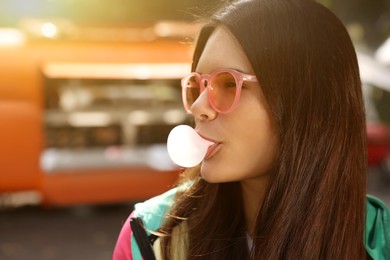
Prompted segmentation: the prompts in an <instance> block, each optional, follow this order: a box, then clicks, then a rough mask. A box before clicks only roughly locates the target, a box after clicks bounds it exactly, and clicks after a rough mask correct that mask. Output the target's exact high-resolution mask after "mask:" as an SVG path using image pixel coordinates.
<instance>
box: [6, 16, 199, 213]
mask: <svg viewBox="0 0 390 260" xmlns="http://www.w3.org/2000/svg"><path fill="white" fill-rule="evenodd" d="M197 29H198V28H197V26H196V25H191V24H185V23H170V22H160V23H156V24H153V25H148V26H146V25H145V26H132V27H128V26H123V27H115V28H112V27H92V26H86V27H76V26H71V25H69V24H61V23H58V24H55V23H51V22H50V23H49V22H45V21H35V20H34V21H29V22H26V23H25V27H23V28H22V30H20V29H18V30H16V29H9V28H1V29H0V57H1V59H0V193H1V194H28V196H27V197H30V198H31V196H32V197H34V198H36V200H37V202H38V203H41V204H43V205H51V206H65V205H75V204H92V203H114V202H123V201H137V200H141V199H145V198H148V197H151V196H153V195H156V194H159V193H161V192H163V191H165V190H167V189H169V188H170V187H171V186H172V184H173V183H174V182H175V180H176V178H177V176H178V171H179V169H177V168H176V167H175V166H174V165H173V164H172V163H171V162H170V159H169V157H168V155H167V152H166V146H165V143H166V138H167V135H168V133H169V131H170V130H171V129H172V128H173V127H174V126H175V125H178V124H183V123H188V122H189V119H188V116H187V115H186V113H185V111H184V109H183V108H182V104H181V96H180V95H181V93H180V80H179V79H180V77H181V76H182V75H184V74H185V73H188V71H189V70H190V61H191V55H192V46H191V44H189V43H187V42H188V37H192V36H193V35H195V34H196V33H195V32H196V30H197ZM21 197H22V196H21Z"/></svg>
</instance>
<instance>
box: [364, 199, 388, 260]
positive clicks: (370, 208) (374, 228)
mask: <svg viewBox="0 0 390 260" xmlns="http://www.w3.org/2000/svg"><path fill="white" fill-rule="evenodd" d="M365 245H366V250H367V253H368V254H369V255H370V256H371V257H372V258H373V259H374V260H390V212H389V209H388V208H387V206H386V205H385V204H384V203H383V202H382V201H381V200H379V199H378V198H376V197H374V196H370V195H368V196H367V214H366V233H365Z"/></svg>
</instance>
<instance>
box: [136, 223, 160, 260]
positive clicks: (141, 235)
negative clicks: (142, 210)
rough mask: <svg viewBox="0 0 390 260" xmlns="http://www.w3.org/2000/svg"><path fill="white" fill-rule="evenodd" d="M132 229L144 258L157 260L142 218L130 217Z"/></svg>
mask: <svg viewBox="0 0 390 260" xmlns="http://www.w3.org/2000/svg"><path fill="white" fill-rule="evenodd" d="M130 226H131V230H132V231H133V235H134V238H135V240H136V241H137V244H138V247H139V250H140V252H141V255H142V257H143V259H145V260H156V256H155V255H154V252H153V248H152V242H151V240H150V239H149V237H148V235H147V234H146V231H145V228H144V224H143V222H142V219H141V218H131V219H130Z"/></svg>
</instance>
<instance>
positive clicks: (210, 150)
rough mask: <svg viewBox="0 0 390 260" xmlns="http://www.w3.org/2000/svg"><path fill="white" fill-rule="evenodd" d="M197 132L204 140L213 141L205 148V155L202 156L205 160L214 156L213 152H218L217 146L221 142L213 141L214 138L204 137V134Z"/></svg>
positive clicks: (218, 146)
mask: <svg viewBox="0 0 390 260" xmlns="http://www.w3.org/2000/svg"><path fill="white" fill-rule="evenodd" d="M198 134H199V135H200V136H201V137H202V138H203V139H205V140H207V141H210V142H212V143H213V144H212V145H210V146H209V148H208V149H207V152H206V155H205V157H204V159H205V160H207V159H210V158H211V157H213V156H214V154H216V153H217V152H218V150H219V148H220V144H221V142H218V141H215V140H213V139H211V138H208V137H205V136H204V135H202V134H200V133H199V132H198Z"/></svg>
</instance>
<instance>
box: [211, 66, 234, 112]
mask: <svg viewBox="0 0 390 260" xmlns="http://www.w3.org/2000/svg"><path fill="white" fill-rule="evenodd" d="M209 92H210V93H209V95H210V98H211V102H212V103H213V105H214V107H215V108H216V109H218V110H219V111H228V110H229V109H230V108H231V106H232V105H233V103H234V100H235V97H236V93H237V83H236V79H235V78H234V76H233V75H232V74H231V73H229V72H221V73H218V74H217V75H215V76H214V77H213V78H212V79H211V86H210V87H209Z"/></svg>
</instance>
